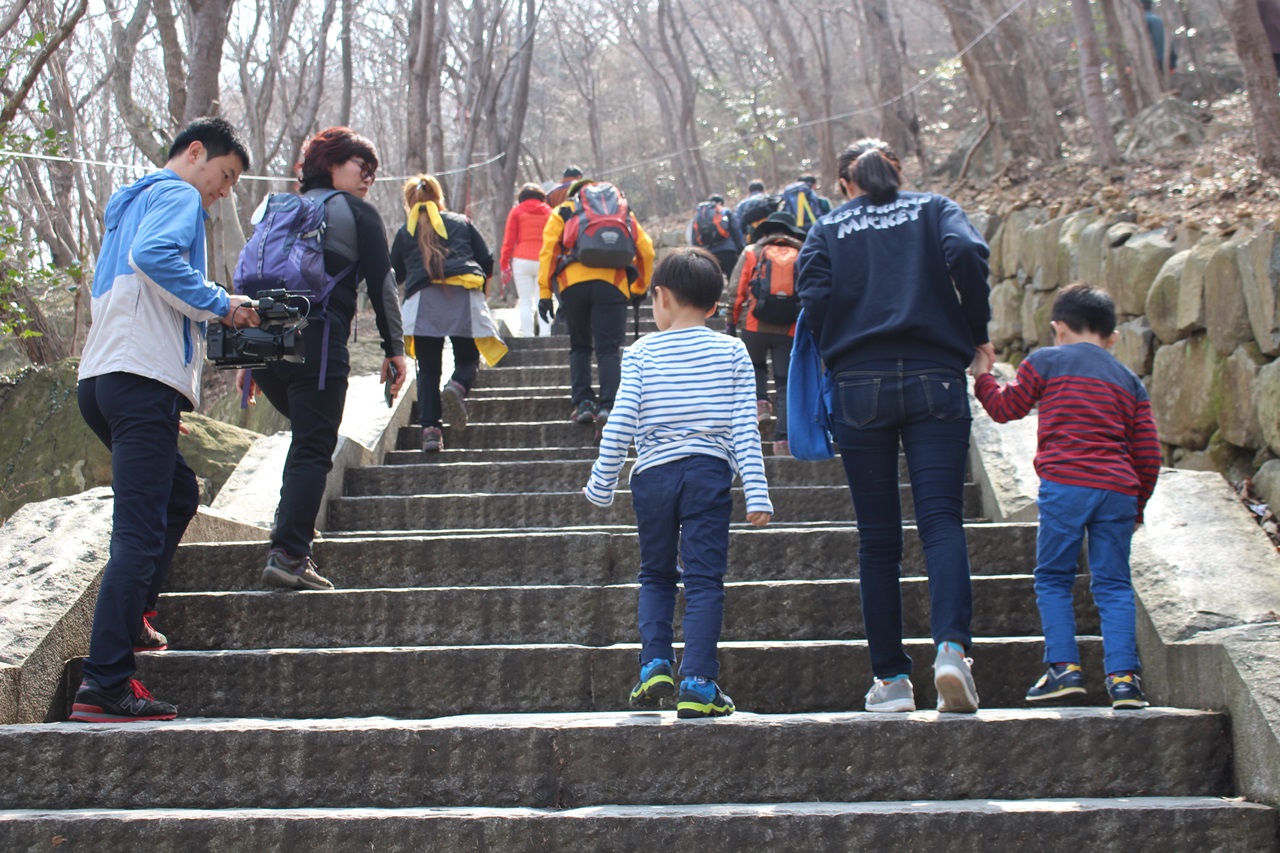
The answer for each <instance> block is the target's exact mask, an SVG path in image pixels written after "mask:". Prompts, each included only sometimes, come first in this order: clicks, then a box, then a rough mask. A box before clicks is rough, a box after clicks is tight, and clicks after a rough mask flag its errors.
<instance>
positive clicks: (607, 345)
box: [560, 281, 627, 409]
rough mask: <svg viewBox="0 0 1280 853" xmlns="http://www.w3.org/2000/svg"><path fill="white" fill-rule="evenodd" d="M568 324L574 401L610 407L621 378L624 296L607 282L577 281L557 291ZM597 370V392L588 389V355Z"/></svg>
mask: <svg viewBox="0 0 1280 853" xmlns="http://www.w3.org/2000/svg"><path fill="white" fill-rule="evenodd" d="M560 308H561V310H562V311H563V312H564V318H565V322H566V323H567V324H568V326H569V381H570V383H571V384H572V389H571V390H572V392H573V404H574V405H575V406H576V405H577V404H578V403H581V402H582V401H583V400H587V401H590V402H592V403H597V404H599V406H600V408H602V409H611V408H613V398H614V397H616V396H617V395H618V384H619V383H620V382H621V381H622V345H623V343H625V342H626V337H627V298H626V297H625V296H623V295H622V291H621V290H618V288H616V287H614V285H613V283H612V282H608V281H580V282H578V283H577V284H574V285H571V286H569V287H566V288H564V289H563V290H561V291H560ZM593 352H594V353H595V357H596V366H597V367H599V369H600V394H599V396H596V394H595V392H594V391H592V390H591V355H592V353H593Z"/></svg>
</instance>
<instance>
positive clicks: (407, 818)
mask: <svg viewBox="0 0 1280 853" xmlns="http://www.w3.org/2000/svg"><path fill="white" fill-rule="evenodd" d="M1276 834H1277V830H1276V812H1275V811H1274V810H1272V809H1269V808H1267V807H1265V806H1259V805H1255V804H1253V803H1244V802H1237V801H1234V800H1223V799H1221V798H1218V797H1126V798H1123V799H1097V798H1083V797H1080V798H1074V797H1073V798H1069V799H1017V800H944V801H936V800H934V801H921V800H913V801H905V802H904V801H899V802H869V803H844V802H830V803H822V802H805V803H763V804H740V803H735V804H731V805H719V804H715V805H686V806H647V805H646V806H590V807H585V808H576V809H574V808H567V809H556V808H549V809H535V808H519V807H515V808H505V809H499V808H484V807H471V808H468V807H461V806H456V807H447V808H442V807H430V806H427V807H419V808H411V807H410V808H399V809H374V808H324V809H313V808H297V809H267V808H242V809H224V810H211V809H200V808H193V809H157V808H151V809H86V810H74V811H19V810H14V811H0V848H3V849H5V850H9V851H14V853H25V852H26V851H30V853H45V851H47V850H48V849H49V844H50V839H51V838H64V839H73V840H74V841H75V843H76V844H77V845H78V846H82V847H84V848H86V849H92V848H96V849H102V850H125V849H156V850H249V849H253V850H306V851H308V853H347V851H351V850H400V849H404V848H405V846H406V839H409V838H412V839H414V842H413V844H414V846H415V847H416V848H417V849H421V850H441V851H444V850H458V851H461V850H502V851H506V853H547V851H549V850H554V851H560V853H599V851H601V850H643V849H659V848H666V849H703V848H705V849H722V850H777V849H787V850H799V849H804V850H805V851H808V853H847V851H849V850H876V851H879V853H919V851H922V850H949V851H956V853H977V851H1012V850H1028V849H1032V848H1031V847H1030V846H1029V839H1035V842H1034V849H1035V850H1036V851H1037V853H1080V851H1081V850H1104V849H1108V847H1110V846H1112V845H1113V844H1114V842H1115V840H1116V839H1125V842H1124V844H1125V848H1124V849H1126V850H1128V851H1138V850H1162V851H1170V850H1196V851H1207V850H1223V851H1227V850H1240V851H1243V850H1250V851H1263V850H1274V849H1275V847H1276V844H1275V836H1276ZM72 849H74V848H72Z"/></svg>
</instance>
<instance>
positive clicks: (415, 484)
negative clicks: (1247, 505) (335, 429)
mask: <svg viewBox="0 0 1280 853" xmlns="http://www.w3.org/2000/svg"><path fill="white" fill-rule="evenodd" d="M455 458H456V457H455ZM594 461H595V460H593V459H580V460H565V459H555V460H541V461H539V460H533V461H523V462H500V461H494V460H484V459H475V458H474V455H473V458H472V460H471V461H463V460H457V462H456V464H448V465H444V466H441V465H437V464H433V463H420V464H416V465H370V466H368V467H365V468H354V469H351V470H350V471H348V472H347V476H346V480H345V494H346V496H347V497H376V496H379V495H382V496H390V495H417V494H424V493H431V492H439V493H443V494H473V493H478V492H483V493H486V494H492V493H497V492H560V491H569V490H572V489H574V488H581V487H582V486H583V485H584V484H585V483H586V482H587V478H588V477H589V476H590V474H591V465H592V463H593V462H594ZM631 464H632V463H630V462H628V463H627V464H626V465H624V466H623V469H622V474H621V476H619V478H618V480H619V482H621V483H626V482H627V480H628V479H629V478H630V476H631ZM764 468H765V476H766V477H767V478H768V480H769V486H770V488H774V487H782V486H808V485H813V486H845V483H846V481H845V475H844V466H843V465H841V464H840V460H839V459H830V460H827V461H825V462H801V461H799V460H797V459H792V458H782V457H772V456H770V457H766V458H765V460H764Z"/></svg>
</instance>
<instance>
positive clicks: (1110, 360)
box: [975, 343, 1161, 521]
mask: <svg viewBox="0 0 1280 853" xmlns="http://www.w3.org/2000/svg"><path fill="white" fill-rule="evenodd" d="M975 392H976V393H977V396H978V400H979V401H981V403H982V406H983V408H985V409H986V410H987V412H988V414H990V415H991V417H992V419H993V420H995V421H997V422H998V423H1006V422H1008V421H1013V420H1017V419H1018V418H1021V417H1025V416H1026V415H1027V413H1028V412H1030V411H1031V409H1032V408H1034V407H1035V406H1036V404H1037V403H1038V404H1039V406H1040V426H1039V431H1038V436H1037V441H1036V473H1037V474H1039V475H1040V478H1041V479H1044V480H1050V481H1052V482H1054V483H1063V484H1065V485H1069V486H1087V487H1089V488H1094V489H1107V490H1109V491H1113V492H1121V493H1123V494H1126V495H1133V496H1135V497H1136V498H1137V499H1138V521H1142V511H1143V508H1144V507H1146V505H1147V499H1148V498H1150V497H1151V492H1152V490H1154V489H1155V486H1156V477H1157V476H1158V475H1159V473H1160V463H1161V454H1160V440H1159V438H1158V437H1157V436H1156V423H1155V419H1154V418H1153V417H1152V416H1151V402H1150V400H1149V399H1148V397H1147V390H1146V388H1144V387H1143V386H1142V381H1141V380H1140V379H1138V377H1137V376H1135V375H1134V374H1133V371H1131V370H1129V368H1127V367H1125V366H1124V365H1123V364H1121V363H1120V362H1119V361H1117V360H1116V359H1115V358H1114V357H1113V356H1112V355H1111V354H1110V353H1109V352H1107V351H1106V350H1105V349H1103V348H1102V347H1099V346H1096V345H1095V344H1089V343H1077V344H1069V345H1067V346H1057V347H1046V348H1044V349H1039V350H1036V351H1035V352H1033V353H1031V355H1029V356H1027V357H1026V358H1025V359H1024V360H1023V362H1022V364H1020V365H1018V375H1017V377H1016V378H1015V379H1014V381H1012V382H1010V383H1009V384H1008V385H1006V386H1004V387H1003V388H1002V387H1000V384H999V383H998V382H997V381H996V379H995V377H994V376H992V375H991V374H989V373H988V374H984V375H983V376H979V377H978V379H977V382H976V384H975Z"/></svg>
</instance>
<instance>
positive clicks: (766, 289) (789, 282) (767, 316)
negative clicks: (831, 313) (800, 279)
mask: <svg viewBox="0 0 1280 853" xmlns="http://www.w3.org/2000/svg"><path fill="white" fill-rule="evenodd" d="M799 254H800V250H799V249H797V248H796V247H795V246H788V245H786V244H785V243H770V244H768V245H766V246H764V247H762V248H761V249H760V253H759V254H758V255H756V266H755V269H754V270H753V271H752V273H751V279H750V282H749V286H750V288H751V298H752V299H753V300H754V301H755V305H754V306H752V308H751V313H752V314H753V315H755V318H756V319H757V320H759V321H760V322H762V323H768V324H769V325H771V326H790V325H791V324H792V323H794V322H795V321H796V317H797V316H798V315H799V314H800V297H798V296H796V258H797V257H798V256H799Z"/></svg>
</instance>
